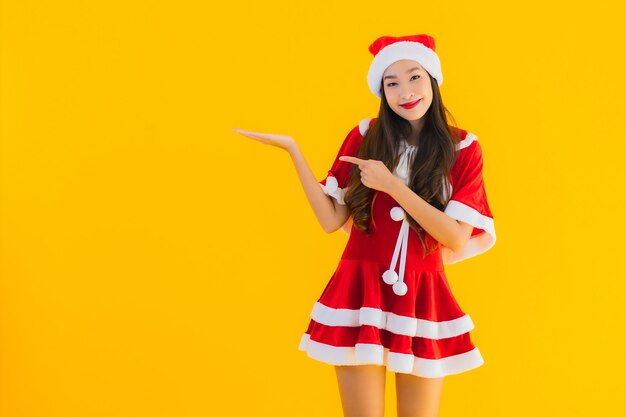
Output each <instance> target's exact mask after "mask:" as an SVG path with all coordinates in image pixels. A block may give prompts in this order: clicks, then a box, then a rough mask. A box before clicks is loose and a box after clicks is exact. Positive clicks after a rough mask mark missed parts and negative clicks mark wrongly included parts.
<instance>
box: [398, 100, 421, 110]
mask: <svg viewBox="0 0 626 417" xmlns="http://www.w3.org/2000/svg"><path fill="white" fill-rule="evenodd" d="M420 101H422V99H421V98H420V99H419V100H415V101H412V102H410V103H404V104H400V106H402V107H404V108H405V109H412V108H413V107H415V106H417V105H418V104H419V102H420Z"/></svg>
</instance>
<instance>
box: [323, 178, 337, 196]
mask: <svg viewBox="0 0 626 417" xmlns="http://www.w3.org/2000/svg"><path fill="white" fill-rule="evenodd" d="M338 187H339V183H338V182H337V178H335V177H333V176H332V175H329V176H328V177H326V192H327V193H328V194H330V193H334V192H335V191H336V190H337V188H338Z"/></svg>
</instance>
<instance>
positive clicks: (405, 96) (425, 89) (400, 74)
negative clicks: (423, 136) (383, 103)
mask: <svg viewBox="0 0 626 417" xmlns="http://www.w3.org/2000/svg"><path fill="white" fill-rule="evenodd" d="M383 89H384V92H385V97H386V98H387V102H388V103H389V107H391V109H392V110H393V111H394V112H396V114H398V115H399V116H401V117H403V118H405V119H406V120H408V121H417V120H419V119H421V118H422V116H424V114H426V111H427V110H428V108H429V107H430V104H431V103H432V101H433V89H432V86H431V85H430V77H429V76H428V73H427V72H426V70H425V69H424V68H422V66H421V65H420V64H419V63H418V62H416V61H413V60H410V59H401V60H399V61H396V62H394V63H393V64H391V65H389V66H388V67H387V69H386V70H385V72H384V73H383ZM416 100H419V102H418V103H417V105H415V106H413V107H411V108H407V107H406V106H404V107H403V106H402V105H403V104H406V103H412V102H415V101H416ZM411 124H412V125H413V126H414V127H416V126H417V123H411Z"/></svg>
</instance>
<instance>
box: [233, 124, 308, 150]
mask: <svg viewBox="0 0 626 417" xmlns="http://www.w3.org/2000/svg"><path fill="white" fill-rule="evenodd" d="M233 130H234V131H235V132H237V133H241V134H242V135H244V136H246V137H249V138H251V139H254V140H257V141H259V142H261V143H265V144H266V145H272V146H276V147H278V148H281V149H285V150H289V148H290V147H291V146H293V145H294V144H295V143H296V141H295V140H294V139H293V138H292V137H291V136H287V135H276V134H273V133H260V132H249V131H247V130H241V129H233Z"/></svg>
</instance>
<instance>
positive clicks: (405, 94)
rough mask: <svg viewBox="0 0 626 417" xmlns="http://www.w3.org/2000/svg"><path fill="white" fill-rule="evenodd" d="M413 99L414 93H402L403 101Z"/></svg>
mask: <svg viewBox="0 0 626 417" xmlns="http://www.w3.org/2000/svg"><path fill="white" fill-rule="evenodd" d="M411 97H413V91H404V92H403V93H402V99H403V100H408V99H410V98H411Z"/></svg>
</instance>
